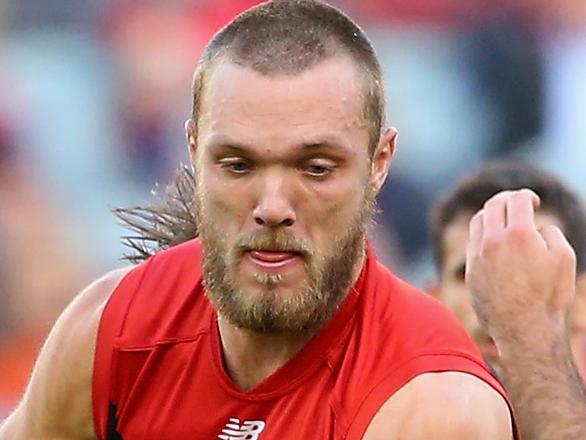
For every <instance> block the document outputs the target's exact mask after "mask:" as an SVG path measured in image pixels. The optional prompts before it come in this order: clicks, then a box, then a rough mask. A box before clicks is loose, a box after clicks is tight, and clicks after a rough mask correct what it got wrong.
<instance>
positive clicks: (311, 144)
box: [210, 136, 351, 156]
mask: <svg viewBox="0 0 586 440" xmlns="http://www.w3.org/2000/svg"><path fill="white" fill-rule="evenodd" d="M210 145H211V148H212V149H213V150H216V151H217V150H221V151H229V152H231V153H236V154H239V155H248V156H257V155H258V154H259V153H258V152H257V151H256V150H257V149H256V148H254V147H252V146H250V145H246V144H242V143H241V142H237V141H235V140H233V139H231V138H229V137H225V136H217V137H212V138H211V140H210ZM320 149H323V150H335V151H339V152H344V153H348V152H350V151H351V148H350V147H349V146H347V145H346V144H345V143H344V142H343V141H340V140H338V139H337V138H335V137H320V138H316V139H315V140H309V141H305V142H302V143H301V144H299V145H298V146H297V147H294V148H293V149H292V151H295V150H297V151H298V152H303V153H306V152H311V151H315V150H320Z"/></svg>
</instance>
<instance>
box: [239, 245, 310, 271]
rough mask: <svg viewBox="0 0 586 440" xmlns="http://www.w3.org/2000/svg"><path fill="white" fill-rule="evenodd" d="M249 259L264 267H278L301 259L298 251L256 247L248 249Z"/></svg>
mask: <svg viewBox="0 0 586 440" xmlns="http://www.w3.org/2000/svg"><path fill="white" fill-rule="evenodd" d="M248 256H249V257H250V259H251V260H252V261H253V262H254V263H255V264H257V265H258V266H261V267H263V268H266V269H278V268H281V267H285V266H288V265H290V264H293V263H296V262H298V260H300V259H302V255H301V253H299V252H294V251H293V252H292V251H269V250H264V249H256V250H250V251H248Z"/></svg>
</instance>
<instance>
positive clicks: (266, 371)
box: [218, 318, 318, 390]
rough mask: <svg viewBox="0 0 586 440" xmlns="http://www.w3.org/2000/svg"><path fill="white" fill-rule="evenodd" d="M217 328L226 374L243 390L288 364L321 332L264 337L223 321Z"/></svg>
mask: <svg viewBox="0 0 586 440" xmlns="http://www.w3.org/2000/svg"><path fill="white" fill-rule="evenodd" d="M218 327H219V331H220V339H221V341H222V349H223V353H224V361H225V364H226V369H227V373H228V374H229V375H230V377H231V378H232V380H233V381H234V382H235V383H237V384H238V385H239V386H240V388H242V389H244V390H248V389H251V388H253V387H254V386H256V385H257V384H259V383H260V382H262V381H263V380H264V379H266V378H267V377H269V376H270V375H271V374H273V373H274V372H275V371H277V370H278V369H279V368H281V367H282V366H283V365H285V364H286V363H287V362H288V361H289V360H290V359H291V358H292V357H293V356H295V354H297V353H298V352H299V351H300V350H301V349H302V348H303V347H304V346H305V344H307V342H308V341H309V340H310V339H311V338H312V337H313V336H314V335H315V333H316V332H317V330H318V329H310V330H306V331H304V332H298V333H280V334H265V333H257V332H254V331H252V330H248V329H243V328H238V327H235V326H234V325H232V324H230V323H229V322H227V321H226V320H224V319H221V318H220V319H218Z"/></svg>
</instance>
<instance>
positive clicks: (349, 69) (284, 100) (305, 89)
mask: <svg viewBox="0 0 586 440" xmlns="http://www.w3.org/2000/svg"><path fill="white" fill-rule="evenodd" d="M364 95H365V94H364V79H363V74H362V73H361V72H359V69H358V68H357V66H356V64H355V62H354V61H353V60H352V59H351V58H350V57H348V56H345V55H340V56H334V57H331V58H328V59H326V60H323V61H321V62H319V63H318V64H316V65H314V66H312V67H310V68H308V69H305V70H303V71H301V72H299V73H296V74H281V73H272V74H263V73H261V72H258V71H256V70H254V69H253V68H252V67H248V66H242V65H239V64H237V63H235V62H232V61H231V60H230V59H229V58H228V57H227V56H222V57H220V59H218V60H216V61H215V62H214V63H213V65H211V66H210V68H209V71H208V72H207V74H206V81H205V85H204V89H203V100H202V101H203V107H204V108H203V109H202V111H203V113H204V115H203V116H206V114H207V115H209V113H210V112H213V111H218V110H221V108H218V105H222V106H226V105H238V106H244V107H245V108H244V109H245V110H246V109H249V108H250V107H248V106H250V105H260V106H262V105H263V104H264V105H267V106H269V108H268V109H267V110H269V111H272V112H274V111H275V110H278V109H279V107H280V106H285V107H286V106H293V107H300V108H302V107H307V106H314V107H316V108H317V107H320V106H330V107H332V110H334V111H335V110H337V109H336V108H334V107H339V108H340V109H344V110H345V111H347V112H348V114H349V115H351V114H352V115H354V116H359V117H361V119H364V112H363V109H364ZM210 104H211V105H210ZM261 108H262V107H261ZM257 110H258V109H257Z"/></svg>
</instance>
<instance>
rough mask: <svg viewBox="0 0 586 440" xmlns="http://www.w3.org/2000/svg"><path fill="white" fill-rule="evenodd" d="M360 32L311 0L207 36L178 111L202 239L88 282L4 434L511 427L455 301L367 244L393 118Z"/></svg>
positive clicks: (508, 432)
mask: <svg viewBox="0 0 586 440" xmlns="http://www.w3.org/2000/svg"><path fill="white" fill-rule="evenodd" d="M383 96H384V93H383V89H382V75H381V71H380V66H379V64H378V61H377V59H376V56H375V55H374V52H373V49H372V47H371V45H370V43H369V42H368V40H367V38H366V36H365V35H364V33H363V32H362V31H361V29H360V28H358V27H357V26H356V25H355V24H354V23H353V22H352V21H351V20H350V19H348V18H347V17H346V16H345V15H343V14H342V13H340V12H339V11H338V10H336V9H334V8H332V7H329V6H327V5H325V4H323V3H321V2H316V1H300V0H280V1H274V2H268V3H264V4H262V5H259V6H258V7H255V8H252V9H251V10H249V11H247V12H245V13H244V14H242V15H240V16H239V17H237V18H236V19H235V20H233V21H232V22H231V23H230V24H229V25H228V26H226V27H225V28H224V29H222V30H221V31H220V32H219V33H218V34H217V35H216V36H215V37H214V38H213V39H212V41H211V42H210V43H209V45H208V47H207V48H206V51H205V52H204V54H203V56H202V59H201V62H200V64H199V66H198V69H197V72H196V75H195V79H194V102H193V118H192V119H190V120H189V121H188V123H187V124H186V131H187V142H188V145H189V150H190V153H191V159H192V164H193V167H194V170H195V182H196V187H195V210H196V213H197V229H198V231H199V234H200V239H196V240H190V241H188V242H186V243H183V244H181V245H179V246H175V247H172V248H171V249H169V250H167V251H164V252H160V253H158V254H156V255H155V256H154V257H152V258H150V259H148V261H146V262H145V263H143V264H140V265H138V266H137V267H135V268H131V269H126V270H123V271H118V272H115V273H113V274H109V275H108V276H106V277H105V278H103V279H101V280H99V281H97V282H96V283H95V284H93V285H91V286H90V287H89V288H88V289H87V290H86V291H84V292H82V293H81V295H80V296H79V297H78V298H77V299H76V300H75V301H74V302H73V303H72V304H71V306H70V307H69V308H68V309H67V310H66V311H65V312H64V314H63V316H62V317H61V318H60V319H59V321H58V322H57V324H56V325H55V328H54V329H53V331H52V333H51V335H50V336H49V338H48V340H47V342H46V344H45V347H44V349H43V351H42V353H41V355H40V358H39V361H38V363H37V365H36V367H35V372H34V374H33V377H32V379H31V383H30V385H29V388H28V390H27V392H26V394H25V396H24V399H23V401H22V403H21V405H20V406H19V408H18V409H17V410H16V412H15V413H14V414H12V416H11V417H10V418H9V419H8V421H7V422H6V424H5V425H4V426H3V427H2V428H0V438H1V439H2V440H5V439H11V440H14V439H33V438H42V439H51V438H59V439H86V438H87V439H91V438H99V439H121V438H123V439H126V440H128V439H139V438H140V439H147V438H148V439H212V438H213V439H223V440H239V439H242V440H244V439H249V440H254V439H260V440H271V439H326V438H328V439H347V440H358V439H369V440H373V439H394V438H409V439H426V440H427V439H429V438H434V439H470V438H474V439H481V440H482V439H487V440H488V439H490V440H494V439H511V438H512V437H513V433H512V431H513V428H512V423H511V418H510V412H509V407H508V405H507V401H506V397H505V394H504V392H503V389H502V387H501V386H500V385H499V383H498V382H497V381H496V380H495V379H494V378H493V377H492V376H491V375H490V373H489V371H488V369H487V367H486V365H485V364H484V363H483V362H482V360H481V356H480V353H479V352H478V349H477V348H476V347H475V346H474V345H473V343H472V342H471V340H470V339H469V338H468V336H467V335H466V333H465V331H464V330H463V329H462V328H461V327H460V326H459V325H458V324H457V322H456V320H455V318H453V317H452V316H451V315H450V314H448V313H446V311H445V310H444V309H443V308H442V307H441V305H439V303H437V302H436V301H435V300H433V299H432V298H429V297H428V296H426V295H425V294H422V293H421V292H418V291H417V290H416V289H414V288H412V287H410V286H408V285H407V284H405V283H404V282H402V281H400V280H399V279H397V278H396V277H395V276H394V275H392V274H391V272H390V271H388V270H387V269H386V268H384V267H383V266H382V265H381V264H379V263H378V262H377V260H376V256H375V255H374V253H373V251H372V250H371V248H370V246H368V244H367V240H366V236H367V231H368V225H369V223H370V222H371V218H372V213H373V210H374V198H375V196H376V194H377V193H378V191H379V190H380V188H381V187H382V185H383V183H384V180H385V178H386V176H387V173H388V169H389V165H390V161H391V157H392V155H393V152H394V148H395V139H396V131H395V130H394V129H388V130H383V128H382V124H383V121H384V99H383Z"/></svg>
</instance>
